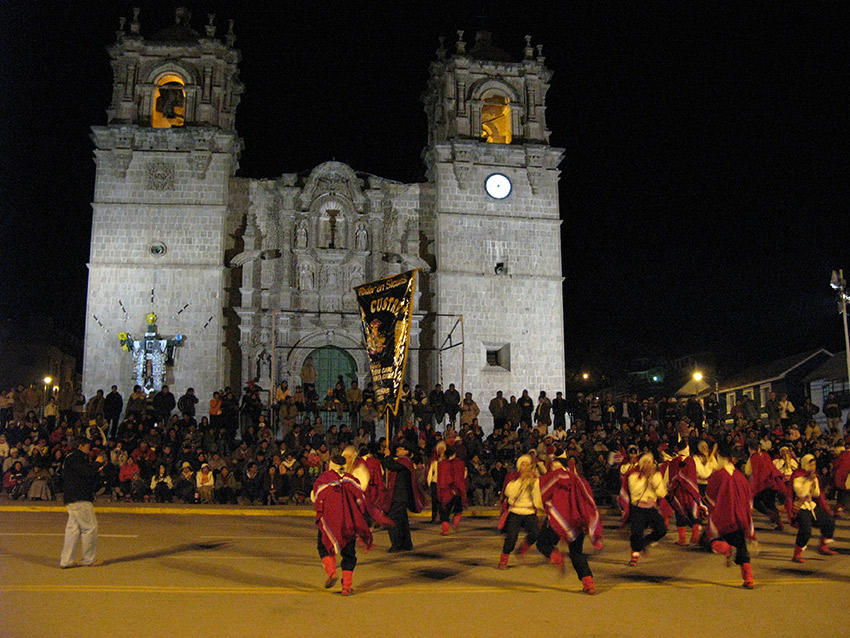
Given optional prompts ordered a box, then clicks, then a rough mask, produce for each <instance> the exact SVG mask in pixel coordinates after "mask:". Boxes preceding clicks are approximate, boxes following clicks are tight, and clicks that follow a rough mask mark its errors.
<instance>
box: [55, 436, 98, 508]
mask: <svg viewBox="0 0 850 638" xmlns="http://www.w3.org/2000/svg"><path fill="white" fill-rule="evenodd" d="M62 475H63V476H64V478H65V492H64V493H63V494H64V496H63V498H64V500H65V502H66V503H76V502H77V501H94V488H95V485H97V483H98V479H99V475H98V468H97V467H96V466H95V465H94V464H93V463H90V462H89V459H88V457H87V456H86V454H85V452H83V451H82V450H80V449H79V448H77V449H76V450H72V451H71V452H70V453H69V454H68V456H66V457H65V464H64V465H63V468H62Z"/></svg>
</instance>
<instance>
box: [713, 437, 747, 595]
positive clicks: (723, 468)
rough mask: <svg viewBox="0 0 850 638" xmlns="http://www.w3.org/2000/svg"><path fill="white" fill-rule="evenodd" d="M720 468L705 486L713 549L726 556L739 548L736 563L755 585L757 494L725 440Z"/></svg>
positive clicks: (719, 456)
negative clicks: (750, 547) (751, 545)
mask: <svg viewBox="0 0 850 638" xmlns="http://www.w3.org/2000/svg"><path fill="white" fill-rule="evenodd" d="M717 463H718V469H717V470H715V471H714V472H713V473H712V475H711V476H710V477H709V479H708V485H707V486H706V489H705V497H706V501H708V509H709V515H708V531H707V534H708V536H709V538H710V539H711V540H712V544H711V549H712V550H713V551H715V552H716V553H718V554H723V555H724V556H725V557H726V560H727V565H728V560H729V555H730V553H731V548H732V547H734V548H735V564H736V565H740V567H741V576H742V577H743V579H744V583H743V585H744V587H746V588H747V589H752V588H753V568H752V565H750V554H749V552H748V551H747V539H750V540H754V539H755V528H754V527H753V512H752V508H753V496H752V489H751V488H750V483H749V481H747V478H746V477H745V476H744V475H743V474H741V472H739V471H738V470H736V469H735V465H734V464H733V463H732V447H731V446H730V445H729V444H728V443H721V444H719V445H718V447H717Z"/></svg>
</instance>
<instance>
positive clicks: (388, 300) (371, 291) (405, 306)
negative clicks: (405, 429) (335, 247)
mask: <svg viewBox="0 0 850 638" xmlns="http://www.w3.org/2000/svg"><path fill="white" fill-rule="evenodd" d="M415 290H416V271H415V270H410V271H408V272H403V273H401V274H399V275H394V276H392V277H386V278H384V279H378V280H377V281H373V282H371V283H368V284H363V285H362V286H357V287H356V288H355V289H354V292H355V293H357V303H358V305H359V307H360V321H361V323H362V324H363V337H364V339H365V340H366V353H367V354H368V355H369V366H370V368H371V371H372V383H373V384H374V386H375V403H376V404H377V405H378V406H379V409H380V410H381V411H383V410H384V409H390V410H392V412H393V414H395V415H398V402H399V398H400V396H401V385H402V381H403V379H404V371H405V367H406V365H407V350H408V346H409V344H410V324H411V319H412V317H413V293H414V291H415Z"/></svg>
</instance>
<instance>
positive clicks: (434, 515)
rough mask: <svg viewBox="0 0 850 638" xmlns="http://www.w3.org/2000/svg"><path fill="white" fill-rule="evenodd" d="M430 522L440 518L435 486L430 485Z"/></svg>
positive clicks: (434, 484) (433, 484)
mask: <svg viewBox="0 0 850 638" xmlns="http://www.w3.org/2000/svg"><path fill="white" fill-rule="evenodd" d="M429 488H430V489H431V520H432V521H436V520H437V519H438V518H439V517H440V499H438V498H437V484H436V483H431V484H430V485H429Z"/></svg>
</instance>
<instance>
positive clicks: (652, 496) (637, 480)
mask: <svg viewBox="0 0 850 638" xmlns="http://www.w3.org/2000/svg"><path fill="white" fill-rule="evenodd" d="M665 496H667V485H666V484H665V483H664V477H662V476H661V472H655V473H654V474H653V475H652V476H650V477H649V478H648V479H647V478H646V477H645V476H644V475H643V474H641V473H640V472H635V473H634V474H629V497H630V499H629V500H630V501H631V503H632V505H638V506H640V507H654V506H655V503H656V502H657V501H658V499H659V498H664V497H665Z"/></svg>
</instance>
